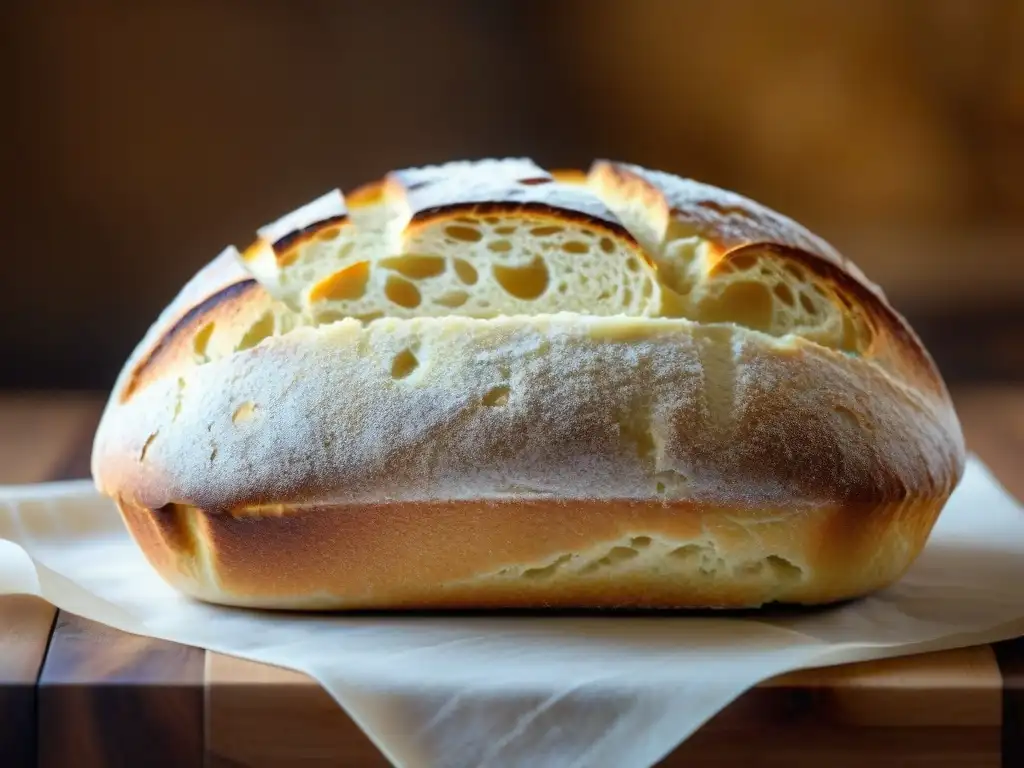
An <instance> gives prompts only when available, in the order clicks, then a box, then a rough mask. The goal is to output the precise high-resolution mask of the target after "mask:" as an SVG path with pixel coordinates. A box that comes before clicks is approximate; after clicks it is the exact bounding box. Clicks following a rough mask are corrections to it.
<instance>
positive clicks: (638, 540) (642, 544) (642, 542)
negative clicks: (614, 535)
mask: <svg viewBox="0 0 1024 768" xmlns="http://www.w3.org/2000/svg"><path fill="white" fill-rule="evenodd" d="M651 542H652V539H651V537H650V536H634V537H633V538H632V539H630V540H629V543H630V545H631V546H633V547H635V548H636V549H644V548H646V547H649V546H651Z"/></svg>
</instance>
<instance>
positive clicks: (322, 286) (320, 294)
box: [309, 261, 370, 302]
mask: <svg viewBox="0 0 1024 768" xmlns="http://www.w3.org/2000/svg"><path fill="white" fill-rule="evenodd" d="M369 280H370V263H369V262H368V261H360V262H356V263H355V264H350V265H349V266H347V267H345V268H344V269H339V270H338V271H337V272H335V273H334V274H333V275H330V276H328V277H325V278H324V279H323V280H321V281H320V282H319V283H317V284H316V285H314V286H313V288H312V289H311V290H310V292H309V300H310V301H313V302H316V301H353V300H354V299H361V298H362V297H363V295H365V293H366V284H367V283H368V282H369Z"/></svg>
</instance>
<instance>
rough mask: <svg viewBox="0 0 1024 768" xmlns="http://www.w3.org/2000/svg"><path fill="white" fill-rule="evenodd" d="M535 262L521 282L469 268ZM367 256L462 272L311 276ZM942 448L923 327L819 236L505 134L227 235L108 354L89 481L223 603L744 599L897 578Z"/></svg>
mask: <svg viewBox="0 0 1024 768" xmlns="http://www.w3.org/2000/svg"><path fill="white" fill-rule="evenodd" d="M538 216H543V226H538V225H537V221H536V219H535V218H531V217H538ZM524 217H525V218H524ZM438 221H440V222H442V224H441V225H439V226H440V228H438V226H435V224H434V223H436V222H438ZM524 221H526V223H525V224H524V223H523V222H524ZM446 226H449V227H450V226H456V227H469V228H473V229H472V234H470V233H464V236H463V237H459V236H458V234H459V232H460V230H456V232H455V236H451V234H450V233H449V234H445V229H444V227H446ZM326 229H331V230H336V231H334V232H333V233H332V237H331V238H325V237H317V235H316V233H322V232H323V231H324V230H326ZM425 229H426V230H429V232H430V235H429V237H427V236H425V235H423V232H424V231H425ZM346 230H351V231H350V232H347V233H346V234H342V233H344V232H345V231H346ZM498 230H502V231H501V232H499V231H498ZM555 230H557V231H555ZM584 232H593V233H594V235H593V236H592V239H590V240H586V237H588V236H587V235H585V234H581V233H584ZM602 237H609V238H613V237H614V242H613V243H612V244H611V245H607V246H604V247H602V246H601V245H600V243H601V238H602ZM345 238H349V241H345V242H343V241H344V239H345ZM431 238H433V239H431ZM552 238H554V239H552ZM346 242H350V243H352V245H351V247H350V248H349V246H348V245H346ZM577 242H579V243H589V245H587V246H586V247H584V246H583V245H578V246H577V245H573V246H571V247H568V248H566V247H564V245H565V243H577ZM308 243H315V244H318V245H315V246H314V247H312V248H310V247H307V246H306V245H305V244H308ZM324 243H328V244H329V247H322V244H324ZM339 243H340V244H339ZM424 243H428V244H429V245H430V250H429V252H425V251H424V250H423V248H424V247H426V246H424ZM494 243H509V244H510V245H509V246H508V247H506V245H504V244H502V245H501V247H500V248H494V247H491V246H492V245H493V244H494ZM410 244H413V246H412V248H410ZM346 248H348V250H346ZM494 254H497V256H495V255H494ZM412 257H419V258H435V257H436V258H437V259H439V261H431V262H429V263H428V262H422V261H421V262H415V261H410V260H409V259H411V258H412ZM574 257H575V258H576V260H575V261H574V260H573V258H574ZM402 259H405V261H402ZM516 259H519V260H520V261H519V262H516V261H515V260H516ZM538 259H540V260H542V261H543V266H544V269H545V275H546V276H547V277H546V279H547V280H549V282H545V283H539V284H538V285H539V288H540V291H539V293H537V292H535V293H536V295H535V296H532V297H531V296H527V297H526V298H524V295H525V294H523V293H522V292H521V291H520V292H517V286H515V285H511V286H510V285H509V284H507V283H503V282H502V281H501V280H495V281H491V282H490V283H488V282H487V280H486V279H481V278H480V276H481V275H484V276H486V275H487V274H494V275H498V276H500V275H502V274H507V273H502V271H501V270H514V269H516V268H519V267H518V266H517V265H519V264H525V263H534V262H536V260H538ZM631 259H635V266H632V267H630V268H629V269H626V268H625V266H624V265H627V264H632V263H633V262H632V261H631ZM459 261H465V262H467V263H471V264H473V265H475V267H474V268H475V270H476V273H477V276H478V279H477V281H475V282H474V283H472V284H470V283H467V282H466V281H464V280H462V278H463V277H464V274H463V273H462V272H460V268H459V266H458V262H459ZM296 265H297V266H296ZM359 265H365V266H359ZM389 265H398V266H404V268H405V270H406V271H405V272H401V276H402V277H403V279H405V280H406V281H407V282H409V283H410V285H414V286H415V290H416V291H417V294H418V295H419V296H420V297H421V302H423V301H425V300H429V297H431V296H444V295H446V292H450V291H451V290H454V288H453V286H456V287H458V290H460V291H462V292H464V293H466V294H470V295H469V296H468V297H467V300H466V301H464V302H463V303H461V304H459V305H457V306H447V305H444V304H440V305H432V307H421V306H415V307H410V306H408V304H409V302H407V301H396V300H395V299H396V295H393V294H391V293H389V292H388V291H386V290H384V289H383V288H382V289H381V290H380V291H379V292H377V293H374V292H373V291H372V290H370V289H369V288H367V289H366V290H365V291H364V292H363V293H362V294H360V295H359V296H356V297H355V298H352V297H353V296H354V293H352V291H350V292H349V293H348V294H343V293H337V294H335V295H337V296H341V295H346V296H348V297H349V298H344V299H338V300H337V301H336V302H335V304H334V305H333V307H332V309H331V313H327V312H318V311H317V310H316V309H315V308H314V307H313V304H311V303H310V302H309V301H308V297H309V296H310V295H311V294H313V295H315V293H314V288H315V287H316V286H317V285H318V284H320V283H322V281H323V280H324V279H325V278H328V277H331V278H332V279H333V280H334V281H335V284H341V283H344V281H346V280H350V279H351V278H350V275H353V274H354V275H356V277H357V278H359V279H360V280H362V277H361V275H362V274H363V273H365V275H366V279H365V281H364V284H365V285H366V286H372V285H375V283H373V280H374V279H376V278H374V277H373V276H374V275H376V274H377V273H378V272H381V273H382V274H389V275H390V274H392V273H394V272H396V271H398V270H397V267H393V266H389ZM410 265H412V266H410ZM424 265H426V266H424ZM439 265H440V266H439ZM293 266H295V270H294V271H289V270H290V269H291V268H292V267H293ZM428 267H429V268H428ZM345 270H349V272H348V273H346V272H345ZM338 275H340V276H338ZM282 276H283V280H282ZM551 276H555V280H554V282H550V280H551ZM559 276H562V277H559ZM582 277H586V278H587V279H586V281H584V280H583V279H582ZM387 279H390V278H387V277H385V278H381V281H380V283H379V285H380V286H386V285H387V282H386V281H387ZM563 279H564V280H565V282H566V284H570V283H571V280H573V279H577V280H578V281H579V282H578V283H577V284H574V286H575V287H573V289H572V290H571V291H568V292H563V293H560V292H559V291H558V284H559V281H561V280H563ZM595 281H597V282H598V283H599V284H600V285H604V286H606V288H604V289H602V290H600V291H596V292H593V293H592V294H588V293H587V291H588V290H591V289H592V286H593V284H594V282H595ZM602 281H603V282H602ZM631 281H638V282H631ZM644 281H647V282H646V284H649V285H650V288H649V289H644V288H643V287H642V286H643V285H644V284H645V282H644ZM346 290H348V289H346ZM503 290H504V293H503V292H502V291H503ZM406 295H407V294H406ZM481 296H484V297H487V303H483V302H482V301H481V300H480V297H481ZM580 296H587V297H589V298H587V300H586V301H580ZM402 297H403V296H402V295H397V298H399V299H401V298H402ZM640 298H642V299H643V301H642V303H637V302H638V299H640ZM627 299H628V300H627ZM438 306H440V307H442V309H438ZM531 308H533V309H532V311H531ZM964 460H965V457H964V445H963V437H962V434H961V430H960V425H959V423H958V420H957V417H956V414H955V412H954V410H953V407H952V404H951V402H950V399H949V395H948V392H947V391H946V388H945V385H944V383H943V381H942V379H941V376H940V375H939V373H938V371H937V369H936V367H935V365H934V363H933V361H932V360H931V358H930V356H929V355H928V353H927V351H926V350H925V349H924V348H923V346H922V345H921V342H920V340H919V339H918V338H917V336H916V335H915V334H914V332H913V330H912V329H911V328H910V327H909V325H908V324H907V323H906V321H905V320H904V319H903V318H902V317H901V316H900V315H899V314H898V313H897V312H896V311H895V310H894V309H893V308H892V307H891V306H890V305H889V303H888V301H887V300H886V298H885V296H884V294H883V293H882V291H881V290H880V289H879V288H878V287H877V286H874V285H873V284H871V283H870V282H869V281H868V280H867V279H866V278H865V277H864V276H863V274H862V273H861V272H860V271H859V270H857V268H856V267H854V266H853V265H852V264H851V263H850V262H849V260H847V259H846V258H845V257H843V256H841V255H839V254H838V253H837V252H836V251H835V250H834V249H833V248H832V247H831V246H829V245H828V244H827V243H825V242H824V241H822V240H821V239H820V238H818V237H816V236H815V235H813V234H812V233H810V232H808V231H807V230H805V229H803V228H802V227H800V226H799V225H798V224H796V223H794V222H791V221H790V220H789V219H786V218H785V217H783V216H781V215H780V214H777V213H775V212H773V211H770V210H768V209H766V208H764V207H763V206H760V205H757V204H756V203H753V202H752V201H748V200H746V199H745V198H742V197H740V196H738V195H734V194H731V193H727V192H723V191H720V190H716V189H714V188H713V187H709V186H706V185H702V184H698V183H696V182H691V181H688V180H682V179H678V178H676V177H673V176H669V175H667V174H661V173H658V172H653V171H647V170H645V169H641V168H638V167H636V166H628V165H622V164H614V163H608V162H598V163H595V164H594V166H593V167H592V168H591V169H590V171H589V172H586V173H584V172H573V171H559V172H549V171H545V170H542V169H540V168H538V167H537V166H535V165H533V164H532V163H531V162H530V161H526V160H507V161H485V162H481V163H458V164H450V165H443V166H433V167H428V168H425V169H410V170H408V171H402V172H396V173H392V174H390V175H389V176H388V177H386V178H385V179H384V180H382V181H380V182H375V183H372V184H369V185H365V186H363V187H361V188H359V189H358V190H356V191H355V192H354V193H350V194H348V195H343V194H342V193H341V192H340V191H335V192H333V193H331V194H330V195H328V196H325V197H323V198H320V199H319V200H318V201H315V202H314V204H312V205H310V206H306V207H304V209H300V210H299V211H298V212H296V213H295V214H292V215H290V216H289V217H285V219H283V220H281V221H280V222H276V223H275V224H274V225H269V226H268V227H265V228H263V229H262V230H261V233H260V236H259V239H258V240H257V242H256V243H255V244H254V245H253V246H251V247H250V248H249V249H247V250H246V252H245V253H244V254H239V253H238V252H236V251H234V250H233V249H229V250H227V251H225V252H224V253H222V254H221V255H220V256H218V257H217V259H215V260H214V261H213V262H212V263H211V264H210V265H209V266H208V267H206V268H205V269H204V270H202V271H201V272H200V273H199V274H198V275H197V276H196V278H194V279H193V280H192V281H191V282H190V283H189V284H188V285H187V286H186V287H185V288H184V289H183V290H182V292H181V293H180V295H179V296H178V297H177V298H176V300H175V301H174V302H172V304H171V306H170V307H168V309H167V310H165V311H164V312H163V313H162V314H161V316H160V317H159V318H158V320H157V322H156V323H155V324H154V326H153V328H152V329H151V330H150V332H149V333H148V334H147V335H146V337H145V338H144V339H143V340H142V341H141V342H140V344H139V345H138V347H137V348H136V350H135V351H134V352H133V354H132V356H131V357H130V359H129V360H128V361H127V363H126V365H125V367H124V369H123V371H122V373H121V376H120V377H119V380H118V382H117V383H116V385H115V388H114V391H113V393H112V394H111V398H110V401H109V403H108V406H107V409H106V411H105V413H104V416H103V419H102V421H101V424H100V427H99V430H98V431H97V435H96V441H95V445H94V451H93V474H94V477H95V480H96V483H97V487H98V488H99V489H100V490H101V491H102V492H103V493H105V494H107V495H109V496H110V497H111V498H113V499H114V500H115V501H116V502H117V504H118V506H119V508H120V509H121V511H122V513H123V515H124V518H125V521H126V523H127V525H128V528H129V530H130V531H131V532H132V535H133V536H134V537H135V538H136V541H137V542H138V543H139V545H140V547H141V548H142V550H143V552H144V553H145V554H146V556H147V557H148V558H149V559H150V562H151V563H152V564H153V565H154V567H155V568H156V569H157V570H158V571H159V572H160V573H161V575H162V576H163V577H164V578H165V579H167V580H168V581H169V582H170V583H171V584H173V585H174V586H176V587H177V588H179V589H181V590H182V591H184V592H186V593H188V594H191V595H194V596H196V597H199V598H201V599H205V600H210V601H214V602H221V603H227V604H235V605H248V606H261V607H279V608H403V607H419V608H429V607H538V606H563V607H588V606H594V607H597V606H634V607H639V606H647V607H754V606H759V605H762V604H765V603H768V602H772V601H783V602H801V603H822V602H831V601H835V600H840V599H845V598H849V597H855V596H857V595H861V594H864V593H865V592H869V591H872V590H874V589H878V588H880V587H883V586H885V585H886V584H889V583H891V582H892V581H893V580H895V579H897V578H899V576H900V575H901V574H902V573H903V572H904V571H905V569H906V568H907V567H908V566H909V565H910V563H911V562H913V560H914V558H915V557H916V556H917V554H918V553H919V552H920V550H921V548H922V547H923V545H924V543H925V541H926V540H927V537H928V535H929V533H930V531H931V528H932V526H933V525H934V522H935V520H936V519H937V516H938V514H939V513H940V511H941V509H942V507H943V505H944V504H945V502H946V500H947V499H948V497H949V495H950V494H951V493H952V490H953V488H954V487H955V486H956V484H957V483H958V482H959V479H960V477H961V475H962V472H963V468H964Z"/></svg>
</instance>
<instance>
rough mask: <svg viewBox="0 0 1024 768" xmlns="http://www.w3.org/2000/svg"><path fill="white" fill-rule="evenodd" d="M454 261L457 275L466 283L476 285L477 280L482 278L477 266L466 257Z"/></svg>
mask: <svg viewBox="0 0 1024 768" xmlns="http://www.w3.org/2000/svg"><path fill="white" fill-rule="evenodd" d="M454 263H455V275H456V276H457V277H458V278H459V280H460V281H462V282H463V283H465V284H466V285H476V281H477V280H479V279H480V275H479V274H478V273H477V271H476V267H474V266H473V265H472V264H470V263H469V262H468V261H466V260H465V259H456V260H455V262H454Z"/></svg>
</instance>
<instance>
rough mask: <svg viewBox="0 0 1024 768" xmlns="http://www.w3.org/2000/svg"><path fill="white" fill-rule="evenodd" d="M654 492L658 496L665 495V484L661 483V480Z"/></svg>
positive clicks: (656, 484)
mask: <svg viewBox="0 0 1024 768" xmlns="http://www.w3.org/2000/svg"><path fill="white" fill-rule="evenodd" d="M654 490H655V492H657V493H658V494H664V493H665V484H664V483H663V482H661V480H659V481H658V482H657V483H655V485H654Z"/></svg>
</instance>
